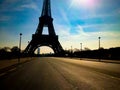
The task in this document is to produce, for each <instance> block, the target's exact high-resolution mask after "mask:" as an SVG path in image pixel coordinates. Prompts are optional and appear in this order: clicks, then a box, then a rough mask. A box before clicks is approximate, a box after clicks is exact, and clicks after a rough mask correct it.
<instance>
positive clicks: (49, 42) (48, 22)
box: [24, 0, 64, 56]
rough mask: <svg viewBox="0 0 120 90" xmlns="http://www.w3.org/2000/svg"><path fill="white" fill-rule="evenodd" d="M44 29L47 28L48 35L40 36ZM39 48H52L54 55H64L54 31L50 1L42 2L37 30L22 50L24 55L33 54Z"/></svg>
mask: <svg viewBox="0 0 120 90" xmlns="http://www.w3.org/2000/svg"><path fill="white" fill-rule="evenodd" d="M44 27H48V35H45V34H42V32H43V28H44ZM41 46H48V47H50V48H52V49H53V51H54V53H55V55H58V56H59V55H63V54H64V50H63V48H62V46H61V44H60V42H59V41H58V35H56V33H55V30H54V26H53V18H52V15H51V3H50V0H44V1H43V8H42V13H41V17H40V18H39V24H38V27H37V30H36V32H35V34H33V35H32V40H31V41H30V43H29V44H28V46H27V47H26V49H25V50H24V53H28V54H30V55H31V54H34V51H35V50H36V49H37V48H38V47H41Z"/></svg>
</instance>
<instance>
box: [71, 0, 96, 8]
mask: <svg viewBox="0 0 120 90" xmlns="http://www.w3.org/2000/svg"><path fill="white" fill-rule="evenodd" d="M94 4H95V0H71V5H70V6H71V7H75V8H78V7H81V8H82V7H89V8H90V7H93V5H94Z"/></svg>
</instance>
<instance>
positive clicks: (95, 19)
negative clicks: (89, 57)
mask: <svg viewBox="0 0 120 90" xmlns="http://www.w3.org/2000/svg"><path fill="white" fill-rule="evenodd" d="M42 4H43V0H0V47H5V46H9V47H13V46H18V43H19V33H22V34H23V35H22V49H24V48H25V47H26V46H27V43H28V41H30V40H31V38H32V34H34V33H35V31H36V29H37V26H38V23H39V17H40V15H41V10H42ZM119 4H120V0H51V8H52V17H53V18H54V21H53V24H54V28H55V32H56V34H57V35H59V41H60V43H61V45H62V46H63V48H64V49H70V47H71V46H72V47H73V48H78V49H79V48H80V43H83V48H84V47H88V48H90V49H97V48H98V37H99V36H100V37H101V47H103V48H110V47H118V46H120V5H119ZM44 33H46V31H45V32H44Z"/></svg>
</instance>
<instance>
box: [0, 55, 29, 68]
mask: <svg viewBox="0 0 120 90" xmlns="http://www.w3.org/2000/svg"><path fill="white" fill-rule="evenodd" d="M30 60H31V58H30V57H27V58H21V59H20V63H24V62H27V61H30ZM17 64H18V59H11V60H0V70H1V69H4V68H7V67H10V66H12V65H17Z"/></svg>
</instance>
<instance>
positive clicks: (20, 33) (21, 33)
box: [18, 33, 22, 63]
mask: <svg viewBox="0 0 120 90" xmlns="http://www.w3.org/2000/svg"><path fill="white" fill-rule="evenodd" d="M21 39H22V33H20V41H19V58H18V63H20V55H21Z"/></svg>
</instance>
